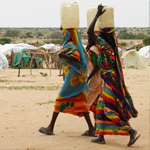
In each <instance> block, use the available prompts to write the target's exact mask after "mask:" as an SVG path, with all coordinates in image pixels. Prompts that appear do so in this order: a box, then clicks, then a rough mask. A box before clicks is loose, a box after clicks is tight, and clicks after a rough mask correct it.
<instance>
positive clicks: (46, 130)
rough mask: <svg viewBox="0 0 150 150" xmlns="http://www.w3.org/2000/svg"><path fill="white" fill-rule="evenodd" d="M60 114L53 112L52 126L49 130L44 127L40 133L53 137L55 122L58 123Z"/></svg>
mask: <svg viewBox="0 0 150 150" xmlns="http://www.w3.org/2000/svg"><path fill="white" fill-rule="evenodd" d="M58 114H59V113H57V112H53V115H52V120H51V122H50V124H49V125H48V127H47V128H44V127H41V128H40V129H39V132H41V133H44V134H48V135H53V134H54V133H53V130H54V125H55V122H56V119H57V117H58Z"/></svg>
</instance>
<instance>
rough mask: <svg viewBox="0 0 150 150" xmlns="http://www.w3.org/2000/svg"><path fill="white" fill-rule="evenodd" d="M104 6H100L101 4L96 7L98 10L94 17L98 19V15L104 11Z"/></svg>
mask: <svg viewBox="0 0 150 150" xmlns="http://www.w3.org/2000/svg"><path fill="white" fill-rule="evenodd" d="M103 8H104V6H102V4H100V5H98V8H97V9H98V10H97V14H96V17H97V18H98V17H99V16H100V15H102V14H103V13H104V12H105V11H106V10H103Z"/></svg>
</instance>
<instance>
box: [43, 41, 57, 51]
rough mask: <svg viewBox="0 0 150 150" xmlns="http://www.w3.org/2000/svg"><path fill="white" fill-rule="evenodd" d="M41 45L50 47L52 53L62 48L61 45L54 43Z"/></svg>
mask: <svg viewBox="0 0 150 150" xmlns="http://www.w3.org/2000/svg"><path fill="white" fill-rule="evenodd" d="M41 47H43V48H45V49H47V50H48V49H50V50H51V51H50V53H56V52H58V51H59V50H60V46H58V45H55V44H52V43H50V44H44V45H42V46H41Z"/></svg>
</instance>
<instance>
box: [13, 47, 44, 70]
mask: <svg viewBox="0 0 150 150" xmlns="http://www.w3.org/2000/svg"><path fill="white" fill-rule="evenodd" d="M23 51H26V53H23ZM21 57H22V61H21ZM36 60H37V61H38V63H39V65H40V67H41V68H42V58H40V57H35V56H33V62H32V64H33V65H34V68H37V67H38V66H37V63H36ZM20 61H21V64H20ZM30 61H31V56H30V51H29V50H28V49H21V50H19V51H18V52H17V53H16V55H15V57H14V61H13V65H12V68H14V69H17V68H19V65H20V67H23V66H25V65H26V64H27V62H30Z"/></svg>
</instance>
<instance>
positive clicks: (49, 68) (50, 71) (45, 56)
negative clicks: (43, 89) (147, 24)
mask: <svg viewBox="0 0 150 150" xmlns="http://www.w3.org/2000/svg"><path fill="white" fill-rule="evenodd" d="M44 57H45V60H46V64H47V67H48V69H49V73H50V76H51V69H50V67H49V63H48V60H47V57H46V53H45V52H44Z"/></svg>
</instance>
